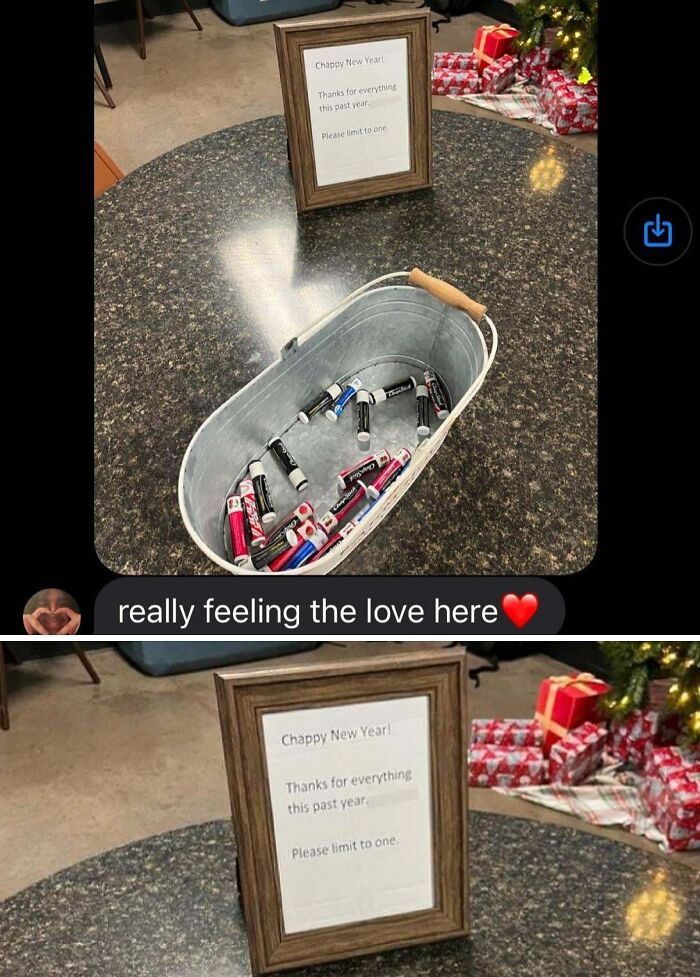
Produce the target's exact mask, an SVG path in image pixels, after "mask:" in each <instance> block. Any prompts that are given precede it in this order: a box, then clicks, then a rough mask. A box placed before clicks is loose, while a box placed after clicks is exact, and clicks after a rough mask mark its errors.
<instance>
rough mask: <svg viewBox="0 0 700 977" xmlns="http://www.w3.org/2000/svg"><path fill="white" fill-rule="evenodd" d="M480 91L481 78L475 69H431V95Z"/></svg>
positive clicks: (463, 93)
mask: <svg viewBox="0 0 700 977" xmlns="http://www.w3.org/2000/svg"><path fill="white" fill-rule="evenodd" d="M480 91H481V78H480V77H479V73H478V71H476V70H475V69H470V70H467V71H452V70H450V69H447V68H441V69H439V70H438V71H433V74H432V92H433V95H465V94H466V93H468V92H480Z"/></svg>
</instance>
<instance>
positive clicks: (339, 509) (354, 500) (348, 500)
mask: <svg viewBox="0 0 700 977" xmlns="http://www.w3.org/2000/svg"><path fill="white" fill-rule="evenodd" d="M366 497H367V486H366V485H365V483H364V482H363V481H361V480H359V479H358V481H357V482H355V483H354V485H351V486H350V488H349V489H348V490H347V492H343V494H342V495H341V496H340V498H339V499H338V501H337V502H334V503H333V505H332V506H331V507H330V509H329V510H328V512H326V514H325V515H323V516H321V518H320V519H319V520H318V524H319V526H320V527H321V529H323V530H324V531H325V532H327V533H329V532H330V531H331V530H332V529H335V527H336V526H337V525H338V523H341V522H342V521H343V519H345V517H346V516H347V515H348V513H349V512H351V511H352V510H353V509H354V508H355V506H356V505H358V504H359V503H360V502H361V501H362V500H363V499H365V498H366Z"/></svg>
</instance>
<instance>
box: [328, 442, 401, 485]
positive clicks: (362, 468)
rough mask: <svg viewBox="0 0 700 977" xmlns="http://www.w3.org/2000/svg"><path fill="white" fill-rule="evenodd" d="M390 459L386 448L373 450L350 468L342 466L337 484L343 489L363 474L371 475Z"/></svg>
mask: <svg viewBox="0 0 700 977" xmlns="http://www.w3.org/2000/svg"><path fill="white" fill-rule="evenodd" d="M390 461H391V456H390V454H389V452H388V451H387V450H386V448H382V450H381V451H375V453H374V454H373V455H367V457H366V458H363V459H362V461H358V462H357V464H356V465H352V467H351V468H344V469H343V470H342V472H340V474H339V475H338V485H339V486H340V488H341V489H342V490H343V491H345V489H346V488H349V487H350V486H351V485H352V483H353V482H357V481H358V480H359V479H360V478H364V476H365V475H372V474H373V473H374V472H378V471H379V469H380V468H383V467H384V465H388V464H389V462H390Z"/></svg>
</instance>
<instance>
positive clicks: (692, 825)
mask: <svg viewBox="0 0 700 977" xmlns="http://www.w3.org/2000/svg"><path fill="white" fill-rule="evenodd" d="M699 759H700V758H699V757H698V754H697V753H693V754H684V753H683V751H678V750H674V749H673V748H671V749H669V748H664V747H660V748H658V747H657V748H655V749H653V750H652V751H651V753H650V756H649V758H648V761H647V768H646V775H645V778H644V781H643V783H642V786H641V788H640V795H641V798H642V801H643V803H644V806H645V807H646V809H647V811H648V813H649V815H650V816H651V818H652V820H653V822H654V824H655V825H656V827H657V828H658V829H659V830H660V831H661V833H662V834H663V835H664V836H665V838H666V843H667V845H668V847H669V848H670V849H671V851H687V850H688V849H695V848H700V762H698V760H699Z"/></svg>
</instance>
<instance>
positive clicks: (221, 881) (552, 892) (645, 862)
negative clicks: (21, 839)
mask: <svg viewBox="0 0 700 977" xmlns="http://www.w3.org/2000/svg"><path fill="white" fill-rule="evenodd" d="M470 820H471V841H470V844H471V853H470V865H471V915H472V936H471V938H470V939H469V940H451V941H449V942H446V943H433V944H427V945H425V946H421V947H415V948H412V949H410V950H396V951H392V952H390V953H384V954H382V955H380V956H367V957H361V958H357V959H355V960H348V961H343V962H341V963H336V964H327V965H325V964H324V965H323V966H320V967H315V968H308V969H305V970H297V971H294V973H295V974H297V975H299V977H302V975H304V977H515V975H517V977H549V975H555V974H556V975H558V977H650V975H652V974H653V975H655V977H694V975H695V974H696V973H697V969H696V968H697V961H698V955H699V954H700V885H699V884H698V883H699V877H698V874H697V873H694V872H693V871H692V869H689V868H687V867H686V866H684V865H679V864H677V863H669V862H667V861H665V860H664V859H663V858H662V857H660V856H654V855H647V854H646V853H643V852H640V851H639V850H638V849H635V848H631V847H629V846H627V845H624V844H617V843H614V842H609V841H606V840H602V839H600V838H597V837H594V836H593V835H589V834H584V833H582V832H578V831H574V830H571V829H568V828H559V827H554V826H552V825H545V824H539V823H537V822H534V821H525V820H518V819H516V818H505V817H501V816H499V815H494V814H480V813H472V815H471V818H470ZM660 875H662V876H663V878H661V877H660ZM645 894H646V896H645ZM644 898H646V899H647V902H646V904H645V905H646V909H645V908H644V904H643V902H640V899H641V900H642V901H643V900H644ZM633 904H634V905H637V906H641V910H640V912H641V915H642V921H641V929H640V930H636V929H635V930H634V932H633V929H632V922H631V920H632V915H633V912H634V911H633V910H632V911H631V910H630V907H631V906H632V905H633ZM656 910H660V915H659V916H658V917H657V925H658V920H663V921H666V922H668V921H672V923H671V925H670V927H669V932H668V934H667V935H666V936H665V937H664V938H662V939H658V940H656V941H654V940H650V939H648V937H649V936H650V934H651V931H652V929H653V928H654V927H653V925H652V923H651V913H652V912H655V911H656ZM644 913H646V914H647V916H646V922H645V918H644ZM634 925H636V926H640V922H639V919H637V922H636V924H634ZM635 934H636V935H635ZM640 934H643V936H640ZM0 946H2V948H3V953H2V955H0V973H2V975H3V977H5V974H7V975H8V977H9V975H12V977H66V975H67V974H70V975H71V977H96V975H98V974H99V977H247V975H249V974H250V966H249V962H248V947H247V941H246V935H245V930H244V926H243V920H242V918H241V913H240V909H239V905H238V899H237V890H236V882H235V870H234V850H233V842H232V838H231V831H230V827H229V824H228V822H226V821H215V822H212V823H210V824H202V825H196V826H194V827H191V828H185V829H183V830H181V831H173V832H170V833H168V834H163V835H157V836H156V837H155V838H149V839H147V840H146V841H140V842H135V843H134V844H131V845H127V846H126V847H125V848H118V849H116V850H114V851H111V852H107V853H106V854H104V855H100V856H98V857H97V858H93V859H90V860H88V861H85V862H82V863H80V864H79V865H76V866H74V867H73V868H71V869H68V870H66V871H64V872H60V873H59V874H57V875H54V876H51V877H50V878H48V879H45V880H44V881H42V882H39V883H38V884H37V885H34V886H31V887H30V888H28V889H25V890H24V891H23V892H21V893H19V894H18V895H17V896H14V897H12V898H11V899H8V900H6V901H5V902H4V903H1V904H0Z"/></svg>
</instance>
